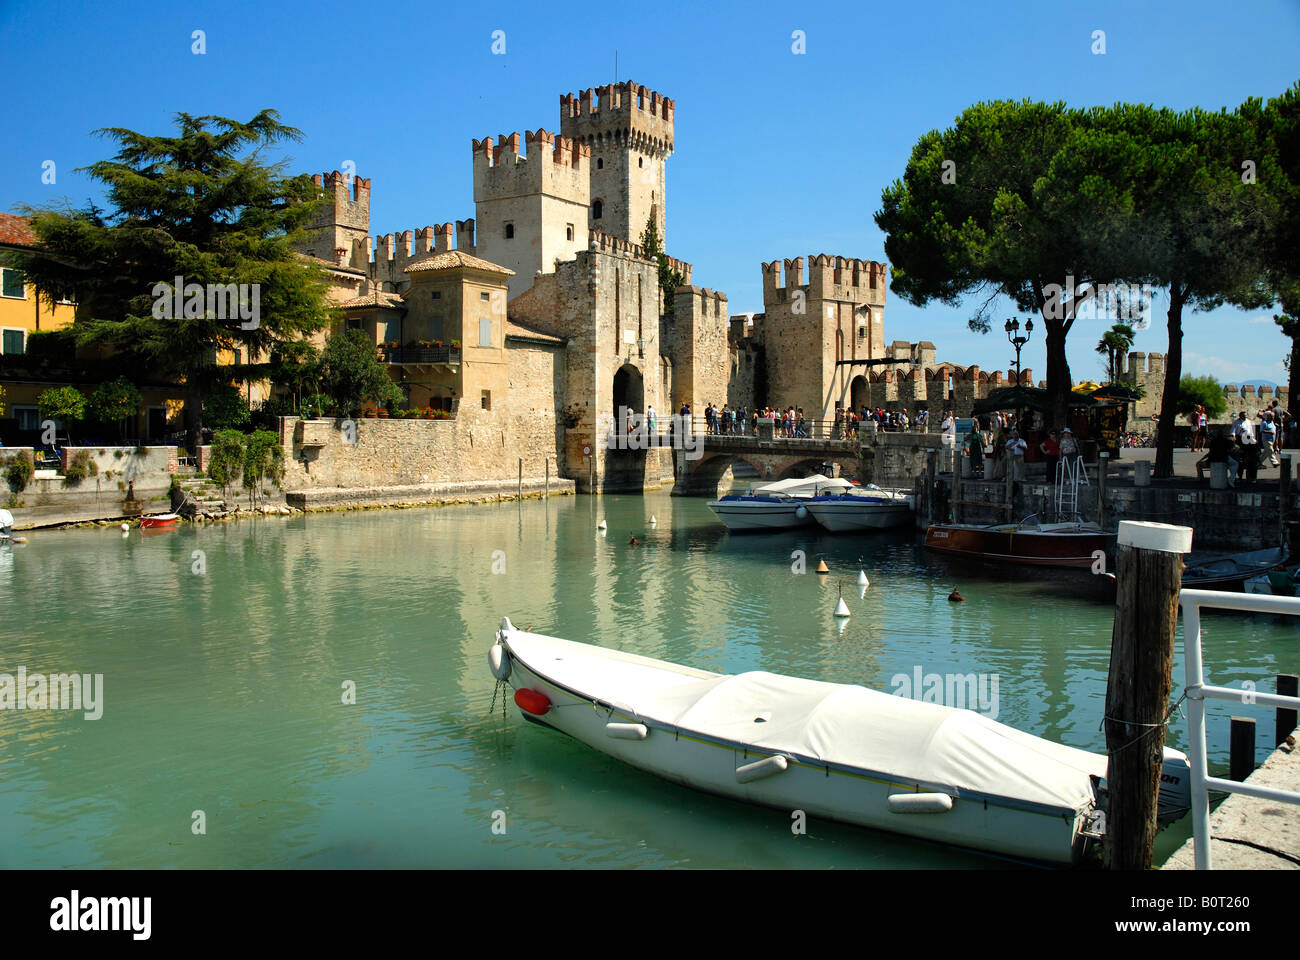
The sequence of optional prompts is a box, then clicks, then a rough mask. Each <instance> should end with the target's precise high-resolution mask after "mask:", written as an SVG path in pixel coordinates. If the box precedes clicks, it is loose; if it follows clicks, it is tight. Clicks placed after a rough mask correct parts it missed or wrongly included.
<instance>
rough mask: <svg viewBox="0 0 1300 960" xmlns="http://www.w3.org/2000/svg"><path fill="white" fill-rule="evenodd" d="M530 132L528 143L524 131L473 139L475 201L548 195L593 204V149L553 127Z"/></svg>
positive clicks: (481, 216) (572, 201) (527, 137)
mask: <svg viewBox="0 0 1300 960" xmlns="http://www.w3.org/2000/svg"><path fill="white" fill-rule="evenodd" d="M524 134H525V135H524V137H523V138H522V141H521V138H520V136H519V134H518V133H511V134H506V135H503V136H501V137H499V138H497V139H495V140H494V139H493V138H492V137H487V138H485V139H483V140H475V141H473V151H474V202H475V203H484V202H488V201H493V200H509V199H515V198H518V197H527V196H540V195H545V196H549V197H555V198H558V199H561V200H567V201H569V202H570V203H576V204H581V205H582V206H583V207H587V206H588V205H589V204H590V202H591V178H590V176H589V172H588V168H589V158H590V157H591V148H590V147H588V146H587V145H586V144H583V143H577V142H575V141H574V140H573V139H572V138H570V137H566V136H559V137H557V136H556V135H555V134H554V133H552V132H551V131H549V130H544V129H538V130H534V131H531V132H530V131H524ZM521 142H522V145H523V146H524V148H525V149H524V152H522V153H521V152H520V145H521ZM479 213H480V219H482V218H483V212H482V211H480V212H479ZM584 217H585V212H584Z"/></svg>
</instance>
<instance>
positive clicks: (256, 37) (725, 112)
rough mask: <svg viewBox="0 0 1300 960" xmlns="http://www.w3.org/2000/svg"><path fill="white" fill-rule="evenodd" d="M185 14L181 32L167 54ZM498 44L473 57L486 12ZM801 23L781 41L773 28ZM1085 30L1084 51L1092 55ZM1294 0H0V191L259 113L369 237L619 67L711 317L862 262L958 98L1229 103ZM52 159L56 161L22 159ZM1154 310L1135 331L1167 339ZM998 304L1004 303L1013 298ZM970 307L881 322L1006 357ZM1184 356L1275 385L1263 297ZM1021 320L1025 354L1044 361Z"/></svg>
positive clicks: (1198, 337)
mask: <svg viewBox="0 0 1300 960" xmlns="http://www.w3.org/2000/svg"><path fill="white" fill-rule="evenodd" d="M195 30H203V31H204V32H205V40H206V53H205V54H203V55H196V54H194V53H192V52H191V48H192V45H193V43H194V41H193V40H192V33H193V31H195ZM496 30H502V31H504V32H505V53H504V54H503V55H496V54H493V53H492V49H491V48H492V34H493V31H496ZM796 30H801V31H803V33H804V37H805V49H806V52H805V53H803V54H796V53H794V52H793V51H792V45H793V43H794V41H793V39H792V34H793V33H794V31H796ZM1096 30H1103V31H1105V43H1106V52H1105V54H1103V55H1096V54H1094V53H1093V52H1092V47H1093V43H1094V41H1093V32H1094V31H1096ZM1297 49H1300V2H1297V0H1272V2H1269V0H1259V2H1250V0H1247V2H1243V3H1239V4H1235V5H1233V6H1231V7H1224V6H1223V5H1222V4H1221V3H1210V2H1204V0H1184V2H1177V3H1154V2H1142V0H1126V2H1117V3H1089V4H1069V5H1066V4H1053V3H1042V2H1041V0H1039V2H1035V0H1015V2H1001V3H997V2H990V3H970V2H956V3H951V2H930V3H896V4H870V5H863V6H858V5H854V4H806V5H797V4H789V3H785V4H779V5H777V4H772V5H764V4H746V5H744V6H740V5H736V6H730V5H727V6H719V7H716V8H715V7H712V6H709V5H706V4H690V5H677V4H663V5H654V4H636V5H630V4H628V5H624V4H593V5H583V4H537V3H532V4H520V5H512V4H507V3H500V2H498V3H492V4H476V5H450V4H429V3H420V4H409V5H407V4H402V3H385V4H381V5H373V6H372V5H369V4H361V3H355V4H332V3H324V2H314V3H309V4H308V3H289V2H286V3H245V2H221V3H196V4H185V3H165V2H154V0H146V2H138V3H112V2H102V0H101V2H94V3H39V4H38V3H24V2H14V0H0V54H2V56H3V63H4V64H5V66H6V71H5V72H6V78H7V87H8V90H7V97H6V100H7V102H8V104H9V108H10V121H9V123H8V124H7V127H6V131H5V139H4V145H3V148H0V210H11V211H12V210H15V209H16V208H17V207H18V206H19V205H21V204H32V205H43V204H46V203H51V202H57V201H59V200H60V199H62V198H65V197H66V198H68V199H69V200H71V201H72V202H73V203H74V204H76V205H81V204H84V202H85V201H86V200H87V199H88V198H91V197H96V198H97V197H98V190H97V187H96V185H95V184H94V183H92V182H91V181H89V180H88V179H87V178H86V177H85V176H84V175H82V174H79V173H76V172H75V168H77V167H80V166H83V165H86V164H88V163H91V162H93V161H94V160H97V159H101V158H103V157H105V156H107V155H108V152H109V148H110V144H109V143H108V142H107V141H104V140H102V139H99V138H96V137H94V136H92V135H91V131H93V130H94V129H96V128H99V127H106V126H121V127H127V128H131V129H135V130H142V131H149V132H158V133H163V132H170V129H171V127H170V122H171V118H172V117H173V116H174V115H175V114H176V113H178V112H181V111H185V112H189V113H193V114H220V115H223V116H231V117H237V118H244V119H247V118H248V117H251V116H252V115H253V114H254V113H255V112H257V111H258V110H260V109H262V108H263V107H273V108H275V109H277V110H279V111H280V113H281V116H282V119H283V120H284V121H285V122H287V123H290V124H292V125H294V126H296V127H299V128H300V129H301V130H302V131H303V133H304V135H305V136H304V140H303V142H302V143H298V144H291V145H289V147H288V148H287V150H286V154H287V155H288V156H289V157H291V159H292V164H291V169H292V170H294V171H298V170H305V171H310V172H319V171H324V170H332V169H338V168H340V167H341V166H342V165H343V164H344V163H345V162H346V161H349V160H350V161H352V162H353V163H355V165H356V170H357V172H358V173H359V174H360V175H361V176H365V177H370V178H372V207H371V228H372V233H389V232H393V231H401V230H406V229H415V228H417V227H421V226H424V225H426V224H432V223H440V222H444V221H447V220H454V219H464V218H466V217H472V216H473V215H474V206H473V197H472V183H471V166H470V140H471V138H483V137H486V136H494V137H495V136H497V135H499V134H501V133H509V132H512V131H516V130H518V131H523V130H524V129H525V128H527V129H536V128H537V127H546V128H547V129H558V128H559V96H560V94H562V93H566V92H575V93H576V92H577V91H579V90H581V89H585V88H587V87H591V86H595V85H597V84H602V83H607V82H609V81H611V80H613V79H616V77H615V74H614V55H615V50H617V52H618V75H617V79H620V80H629V79H631V80H636V81H637V82H639V83H642V84H644V85H645V86H647V87H649V88H651V89H654V90H658V91H660V92H661V93H663V94H665V95H667V96H669V97H672V98H673V99H674V100H675V101H676V103H677V115H676V153H675V155H674V156H673V158H672V159H670V160H669V163H668V211H667V212H668V249H669V252H670V253H671V254H672V255H674V256H676V257H679V258H681V259H684V260H688V261H690V262H691V263H693V264H694V265H695V282H696V283H698V284H700V285H702V286H708V287H712V288H715V289H719V290H722V291H724V292H725V293H726V294H727V295H728V297H729V302H730V307H731V311H732V312H733V313H739V312H743V311H748V310H761V309H762V297H761V281H760V273H759V263H760V262H762V261H765V260H773V259H777V258H784V257H794V256H801V255H802V256H807V255H808V254H812V253H821V252H824V253H832V254H840V255H844V256H851V257H861V258H864V259H874V260H880V259H883V258H884V237H883V235H882V234H881V233H880V231H879V230H878V229H877V228H876V226H875V223H874V222H873V220H872V215H873V213H874V212H875V211H876V210H877V209H878V208H879V206H880V192H881V189H882V188H883V187H884V186H886V185H887V184H888V183H890V182H891V181H892V180H894V179H895V178H896V177H898V176H900V175H901V173H902V170H903V167H904V165H905V163H906V161H907V157H908V155H909V153H910V151H911V147H912V145H913V144H914V143H915V141H916V140H917V138H918V137H919V136H920V135H922V134H923V133H925V132H926V131H927V130H930V129H934V128H942V127H944V126H947V125H948V124H950V123H951V121H952V119H953V118H954V117H955V116H956V115H957V114H958V113H960V112H961V110H963V109H964V108H965V107H966V106H968V105H970V104H971V103H973V102H976V101H979V100H988V99H999V98H1021V97H1029V98H1032V99H1037V100H1048V101H1051V100H1057V99H1060V100H1064V101H1066V102H1067V103H1070V104H1072V105H1078V106H1086V105H1092V104H1108V103H1113V102H1115V101H1119V100H1128V101H1141V102H1149V103H1154V104H1157V105H1167V106H1171V107H1175V108H1184V107H1189V106H1193V105H1197V106H1201V107H1206V108H1213V109H1217V108H1219V107H1222V106H1228V107H1232V106H1235V105H1237V104H1238V103H1239V102H1241V101H1242V100H1243V99H1245V98H1246V97H1250V96H1263V97H1267V96H1271V95H1274V94H1277V93H1279V92H1281V91H1282V90H1284V89H1285V88H1286V87H1288V86H1289V85H1290V84H1291V83H1293V82H1294V81H1295V80H1296V79H1297V77H1300V69H1298V65H1300V56H1297V54H1296V51H1297ZM46 160H53V161H54V162H55V164H56V171H57V180H56V183H55V184H53V185H47V184H43V183H42V181H41V174H42V163H43V162H44V161H46ZM1164 309H1165V304H1164V303H1163V302H1162V301H1161V300H1160V299H1159V298H1157V302H1156V304H1155V314H1154V322H1153V323H1152V325H1151V328H1150V329H1148V330H1145V331H1142V332H1140V333H1139V335H1138V340H1137V343H1136V344H1135V347H1134V349H1138V350H1143V351H1160V352H1163V351H1164V350H1165V336H1164V332H1163V315H1164ZM1012 312H1013V311H1012V309H1011V308H1010V307H1009V306H1008V307H1007V308H1006V309H1004V310H1003V311H1002V313H1004V314H1006V315H1010V314H1011V313H1012ZM969 313H970V309H969V308H964V309H951V308H947V307H944V306H942V305H931V306H927V307H912V306H910V305H908V304H906V303H904V302H902V301H901V300H900V299H899V298H897V297H894V296H893V295H892V294H891V295H890V298H889V301H888V303H887V306H886V310H885V334H886V337H887V338H888V339H890V340H894V339H906V340H911V341H915V340H931V341H934V342H935V344H936V345H937V346H938V349H939V355H940V358H941V359H947V360H952V361H954V362H958V363H963V364H969V363H978V364H979V365H980V366H981V367H982V368H984V369H997V368H1003V369H1005V367H1006V366H1007V365H1008V364H1009V363H1010V360H1011V356H1012V352H1013V351H1012V349H1011V348H1010V346H1009V345H1008V344H1007V343H1006V340H1005V334H1003V333H1002V332H1001V331H1000V330H997V331H996V332H994V333H992V334H989V335H987V336H981V335H979V334H974V333H971V332H970V331H969V330H967V328H966V318H967V316H968V315H969ZM1184 324H1185V329H1186V331H1187V335H1186V338H1185V342H1184V351H1185V352H1184V357H1185V361H1184V364H1185V370H1186V371H1187V372H1191V373H1198V374H1213V375H1215V376H1217V377H1219V378H1220V379H1221V380H1223V381H1224V382H1237V381H1241V380H1248V379H1267V380H1278V381H1284V380H1285V375H1284V372H1283V370H1282V365H1281V358H1282V357H1283V356H1284V355H1285V353H1286V350H1287V343H1286V341H1285V339H1284V338H1283V337H1282V335H1281V334H1280V333H1279V332H1277V330H1276V327H1275V326H1274V325H1273V323H1272V321H1271V315H1270V313H1269V312H1265V311H1256V312H1251V313H1245V312H1241V311H1237V310H1231V309H1224V310H1218V311H1214V312H1211V313H1205V314H1195V315H1192V316H1190V317H1187V318H1185V320H1184ZM1107 326H1108V321H1103V320H1091V321H1082V320H1081V321H1079V322H1077V323H1076V325H1075V328H1074V330H1073V331H1072V333H1071V337H1070V351H1069V353H1070V361H1071V367H1072V372H1073V373H1074V375H1075V378H1076V380H1081V379H1086V378H1093V379H1096V378H1098V377H1099V374H1100V372H1101V368H1100V359H1099V358H1098V357H1097V356H1096V354H1095V353H1094V352H1093V347H1094V345H1095V343H1096V341H1097V338H1098V337H1100V335H1101V333H1102V332H1104V330H1105V328H1106V327H1107ZM1043 358H1044V354H1043V345H1042V342H1041V340H1040V339H1038V338H1037V337H1036V338H1035V339H1034V340H1032V341H1031V342H1030V343H1029V345H1028V346H1027V347H1026V350H1025V355H1024V364H1025V365H1026V366H1030V367H1033V368H1034V369H1035V371H1036V375H1037V376H1039V377H1041V376H1042V375H1043V373H1044V372H1045V363H1044V359H1043Z"/></svg>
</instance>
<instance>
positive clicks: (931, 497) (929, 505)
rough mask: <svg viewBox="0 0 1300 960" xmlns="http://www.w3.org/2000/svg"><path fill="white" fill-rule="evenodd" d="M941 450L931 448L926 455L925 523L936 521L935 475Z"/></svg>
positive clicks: (927, 524)
mask: <svg viewBox="0 0 1300 960" xmlns="http://www.w3.org/2000/svg"><path fill="white" fill-rule="evenodd" d="M938 467H939V451H938V450H935V449H931V450H929V451H928V452H927V453H926V455H925V525H926V526H927V527H928V526H929V525H930V524H932V523H934V521H935V515H934V501H935V486H934V480H935V475H936V474H937V473H938V472H939V470H938Z"/></svg>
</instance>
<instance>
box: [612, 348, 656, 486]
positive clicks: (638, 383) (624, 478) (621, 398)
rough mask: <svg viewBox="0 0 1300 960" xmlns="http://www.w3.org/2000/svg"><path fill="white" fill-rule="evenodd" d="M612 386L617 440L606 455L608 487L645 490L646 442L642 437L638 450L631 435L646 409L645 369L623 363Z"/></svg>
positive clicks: (637, 442) (614, 428)
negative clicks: (636, 421)
mask: <svg viewBox="0 0 1300 960" xmlns="http://www.w3.org/2000/svg"><path fill="white" fill-rule="evenodd" d="M612 389H613V400H614V424H613V432H614V438H613V440H614V442H613V443H612V444H611V446H610V449H609V450H607V451H606V455H605V487H607V488H614V489H619V488H627V489H633V490H641V489H643V488H644V487H645V445H644V443H642V442H640V439H639V438H638V440H637V441H636V442H635V446H636V448H637V449H635V450H634V449H631V447H632V446H633V445H634V444H633V443H630V442H628V440H629V437H628V434H629V432H630V430H632V429H633V428H634V426H635V421H634V419H633V415H634V414H644V413H645V412H646V411H645V381H644V379H643V378H642V376H641V371H640V370H638V369H637V368H636V367H635V366H634V365H632V364H630V363H625V364H623V366H621V367H619V368H618V370H617V372H615V374H614V383H613V388H612ZM624 410H626V413H624ZM625 417H626V419H624V418H625ZM643 435H644V434H643Z"/></svg>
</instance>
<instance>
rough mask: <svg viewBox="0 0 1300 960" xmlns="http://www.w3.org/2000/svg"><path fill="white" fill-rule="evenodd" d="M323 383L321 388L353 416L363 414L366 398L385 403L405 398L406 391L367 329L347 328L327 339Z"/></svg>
mask: <svg viewBox="0 0 1300 960" xmlns="http://www.w3.org/2000/svg"><path fill="white" fill-rule="evenodd" d="M320 385H321V391H322V392H323V393H325V394H327V395H328V396H329V397H330V399H332V400H333V401H334V403H335V405H336V406H337V407H338V408H339V410H340V411H341V412H342V413H343V414H344V415H345V416H349V417H355V416H357V415H358V414H360V413H361V404H362V403H363V402H365V401H371V402H374V403H377V404H379V405H380V406H385V405H387V404H390V403H400V402H402V400H403V397H402V391H401V390H400V389H399V388H398V386H397V384H395V383H394V382H393V378H392V377H390V376H389V375H388V368H387V367H386V366H384V364H382V363H380V362H379V352H378V351H377V350H376V349H375V345H374V343H372V342H371V341H370V339H369V338H368V337H367V336H366V334H365V331H363V330H343V331H340V332H338V333H334V334H331V335H330V338H329V339H328V340H327V341H325V349H324V350H323V351H322V352H321V363H320Z"/></svg>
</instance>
